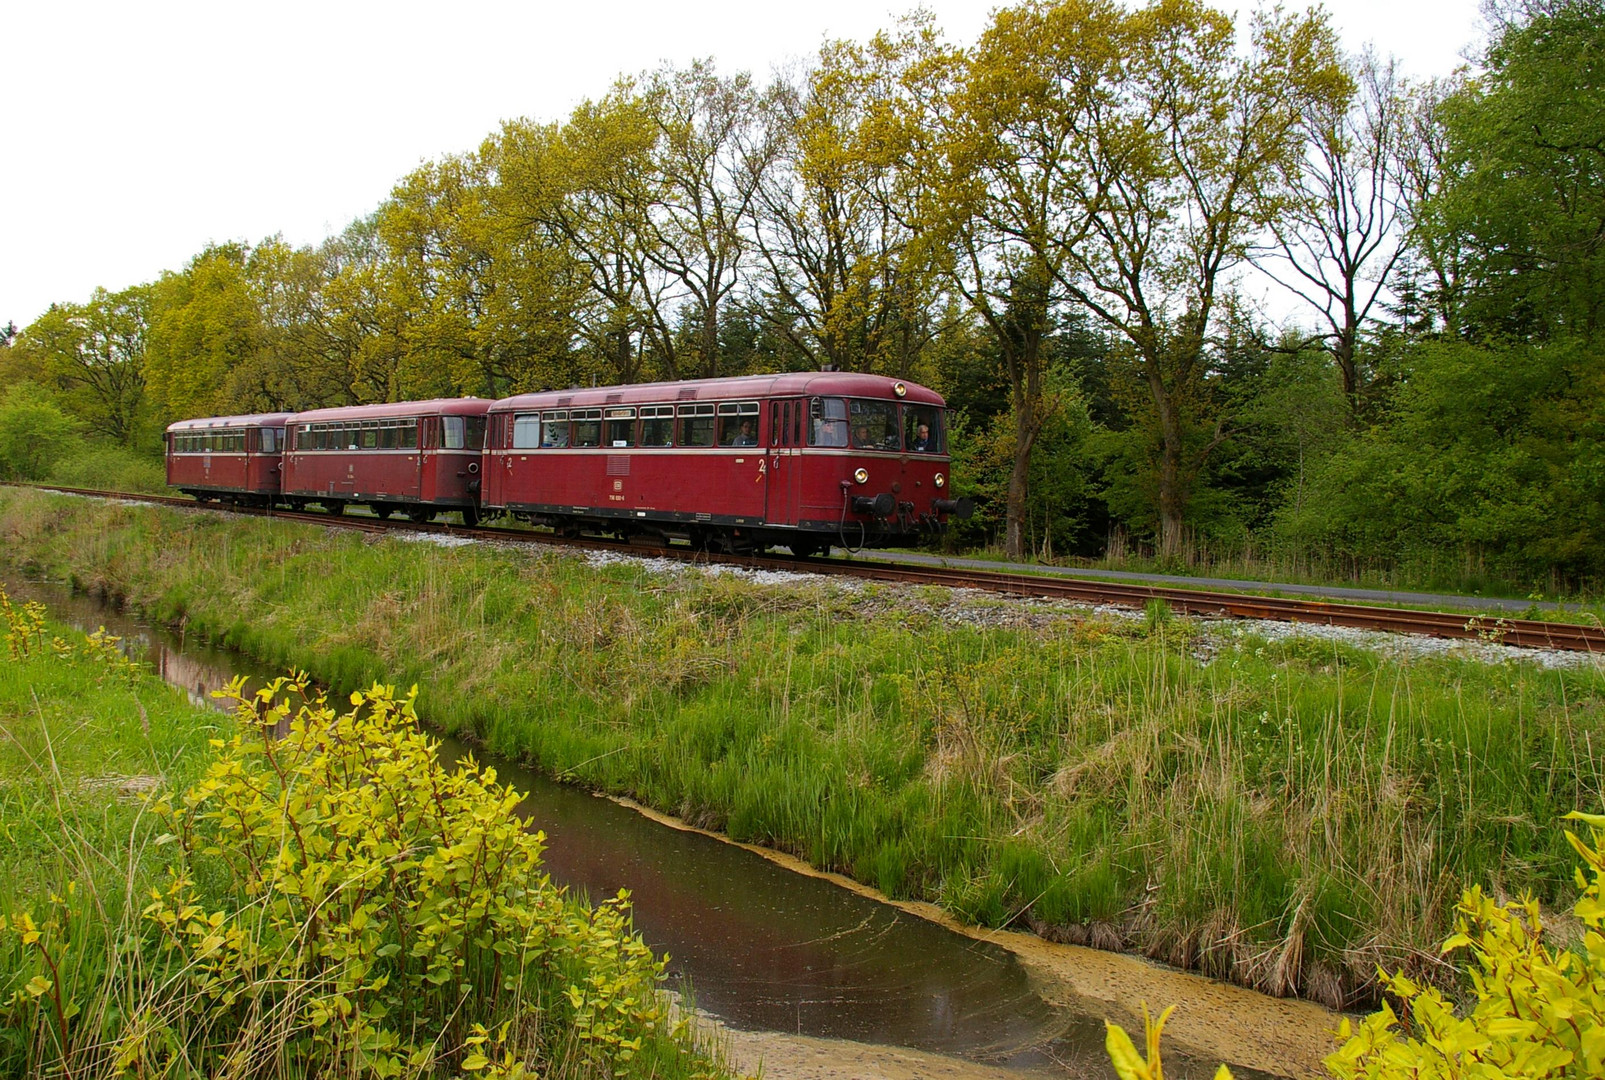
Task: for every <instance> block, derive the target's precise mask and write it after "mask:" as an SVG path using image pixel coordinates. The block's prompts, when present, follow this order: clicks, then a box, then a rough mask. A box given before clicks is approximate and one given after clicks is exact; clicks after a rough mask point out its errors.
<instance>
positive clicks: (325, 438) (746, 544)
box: [167, 372, 969, 555]
mask: <svg viewBox="0 0 1605 1080" xmlns="http://www.w3.org/2000/svg"><path fill="white" fill-rule="evenodd" d="M946 438H947V432H946V410H945V407H944V403H943V401H942V398H941V397H940V395H938V394H936V393H935V392H933V391H931V390H928V389H926V388H925V387H923V386H917V385H915V384H913V383H908V382H901V381H898V380H894V379H888V378H884V377H881V376H875V375H859V374H851V373H845V372H842V373H838V372H804V373H797V374H787V375H754V376H746V377H742V378H733V379H703V380H695V381H687V382H673V383H651V384H645V385H637V386H610V387H598V388H593V389H589V390H563V391H551V392H546V393H540V394H524V395H520V396H517V397H510V398H504V399H503V400H501V401H497V402H494V403H492V402H490V401H486V400H484V399H482V398H447V399H441V400H436V401H411V402H399V403H396V404H388V405H363V406H355V407H350V408H337V409H316V410H313V411H311V412H304V413H295V414H270V415H264V416H245V417H222V418H217V419H208V420H186V421H181V422H179V423H176V424H173V425H172V426H171V427H170V428H169V429H168V453H167V470H168V473H167V475H168V482H169V483H170V484H172V485H173V486H174V487H177V488H179V489H181V490H183V491H185V492H188V493H190V494H193V495H195V496H196V497H197V498H202V499H205V498H225V499H229V500H231V501H243V502H251V503H255V504H257V505H269V504H272V503H275V502H279V503H287V504H289V505H290V506H292V507H294V508H296V509H300V508H302V507H305V506H306V505H307V504H309V503H316V504H318V505H321V506H323V507H324V508H325V509H327V510H329V511H330V512H331V513H341V512H343V511H344V510H345V508H346V507H347V506H348V505H351V504H353V503H360V504H366V505H368V506H370V507H371V508H372V509H373V510H374V512H375V513H377V514H378V515H379V516H380V517H389V516H390V515H391V514H392V513H395V512H397V511H400V512H403V513H406V514H408V515H409V516H411V517H412V518H413V519H414V520H417V521H426V520H428V519H430V518H432V517H434V516H435V515H436V514H437V513H441V512H448V511H461V513H462V515H463V520H464V521H465V522H467V523H469V524H473V523H474V522H476V521H477V520H478V518H479V516H480V514H481V513H482V512H488V513H491V514H509V515H512V516H515V517H519V518H523V519H524V520H527V521H531V522H535V523H539V524H543V525H550V526H552V527H553V528H555V529H558V530H559V531H561V532H564V533H570V534H573V533H578V532H581V531H592V532H601V533H606V534H613V535H617V536H623V537H636V536H639V537H647V538H652V539H656V540H660V541H665V542H666V541H668V540H669V539H686V540H689V541H691V542H692V543H693V544H695V545H697V546H699V547H707V548H713V549H719V550H729V551H756V550H762V549H764V548H766V547H770V546H774V545H785V546H786V547H789V548H790V549H791V551H792V552H793V553H794V554H797V555H811V554H815V553H817V552H819V551H821V550H825V549H827V548H828V547H829V546H830V545H832V544H840V545H842V546H844V547H888V546H894V545H900V544H911V543H914V542H917V541H918V540H919V539H920V538H922V537H923V536H926V535H928V534H930V533H931V532H934V531H937V530H939V529H941V528H942V527H943V526H944V525H945V524H946V522H947V520H948V519H949V518H950V517H952V516H955V515H958V516H962V515H965V514H967V513H968V512H969V506H968V500H967V499H958V500H956V499H954V498H952V497H951V493H950V492H949V490H948V484H947V480H948V471H949V465H950V459H949V457H948V455H947V446H946Z"/></svg>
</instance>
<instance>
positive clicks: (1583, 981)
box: [1326, 811, 1605, 1080]
mask: <svg viewBox="0 0 1605 1080" xmlns="http://www.w3.org/2000/svg"><path fill="white" fill-rule="evenodd" d="M1567 817H1568V818H1570V819H1572V820H1574V821H1582V822H1584V823H1585V824H1587V825H1588V826H1589V827H1590V829H1591V830H1592V832H1593V843H1592V844H1590V843H1587V842H1585V841H1583V840H1581V839H1579V838H1578V837H1577V836H1576V834H1574V833H1571V832H1568V833H1567V834H1566V838H1567V839H1568V840H1569V841H1571V844H1572V847H1574V848H1575V849H1576V851H1577V854H1578V855H1580V856H1582V859H1583V865H1584V869H1582V870H1579V871H1578V872H1577V884H1578V887H1579V888H1581V889H1582V896H1581V897H1580V898H1579V899H1578V901H1577V904H1576V906H1575V907H1573V908H1572V914H1573V915H1574V916H1575V917H1576V918H1577V920H1578V922H1580V923H1581V924H1582V940H1581V942H1580V943H1579V944H1578V945H1577V946H1575V947H1574V948H1570V949H1568V948H1564V947H1558V946H1556V945H1553V944H1550V943H1549V942H1548V941H1546V939H1545V930H1544V922H1543V917H1542V914H1541V913H1540V911H1539V905H1538V902H1537V901H1536V900H1534V899H1532V898H1531V897H1527V898H1524V899H1521V900H1517V901H1513V902H1510V903H1500V902H1498V901H1496V900H1494V899H1493V898H1492V897H1489V896H1487V895H1485V894H1484V893H1483V891H1482V889H1481V887H1476V888H1472V889H1470V890H1469V891H1467V892H1466V894H1465V896H1463V897H1462V898H1461V900H1460V906H1459V908H1458V909H1457V911H1456V919H1455V932H1454V933H1453V934H1451V935H1450V936H1449V938H1448V939H1447V940H1446V941H1444V943H1443V952H1445V953H1452V952H1458V951H1464V953H1465V954H1467V959H1468V961H1469V962H1468V963H1467V965H1466V966H1467V972H1468V974H1469V976H1470V980H1471V988H1472V990H1473V992H1474V994H1475V998H1474V1000H1473V1001H1472V1002H1471V1003H1470V1007H1469V1009H1467V1010H1466V1011H1465V1012H1464V1014H1463V1015H1462V1014H1461V1013H1460V1012H1458V1011H1457V1010H1456V1009H1455V1007H1454V1003H1453V1002H1451V1001H1449V1000H1446V999H1445V997H1444V996H1443V995H1442V994H1441V993H1439V991H1438V990H1436V989H1435V988H1432V987H1423V986H1420V985H1418V984H1417V983H1415V982H1414V981H1412V980H1411V979H1408V978H1406V977H1405V976H1403V975H1397V974H1396V975H1394V976H1393V977H1392V978H1391V979H1389V980H1388V989H1389V991H1391V992H1392V994H1393V995H1395V996H1396V998H1397V1000H1398V1002H1399V1005H1400V1012H1399V1013H1395V1012H1394V1010H1393V1008H1392V1006H1391V1005H1388V1004H1384V1005H1383V1007H1382V1009H1381V1011H1379V1012H1376V1013H1373V1014H1372V1015H1370V1016H1368V1017H1366V1018H1365V1020H1363V1021H1362V1022H1361V1023H1360V1025H1359V1028H1358V1030H1355V1029H1354V1027H1353V1026H1352V1025H1351V1024H1350V1022H1349V1021H1348V1020H1347V1019H1345V1020H1344V1021H1343V1030H1342V1035H1343V1037H1345V1038H1346V1039H1347V1042H1345V1044H1344V1045H1343V1047H1342V1049H1340V1050H1339V1051H1338V1052H1337V1053H1335V1054H1333V1055H1332V1056H1331V1057H1329V1058H1327V1059H1326V1067H1327V1069H1328V1070H1330V1071H1331V1073H1332V1075H1333V1076H1334V1077H1335V1078H1336V1080H1362V1078H1363V1080H1405V1078H1411V1080H1439V1078H1443V1080H1449V1078H1452V1077H1453V1078H1458V1077H1483V1076H1486V1077H1533V1078H1535V1080H1536V1078H1539V1077H1543V1078H1553V1080H1565V1078H1571V1077H1576V1078H1578V1080H1585V1078H1588V1077H1596V1076H1600V1075H1602V1074H1605V855H1602V854H1601V852H1600V847H1601V844H1602V841H1605V816H1601V815H1598V814H1584V813H1579V812H1576V811H1574V812H1572V813H1570V814H1568V815H1567ZM1401 1014H1402V1017H1403V1019H1404V1020H1405V1021H1406V1022H1407V1024H1401Z"/></svg>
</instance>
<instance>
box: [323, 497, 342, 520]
mask: <svg viewBox="0 0 1605 1080" xmlns="http://www.w3.org/2000/svg"><path fill="white" fill-rule="evenodd" d="M323 508H324V509H325V510H327V511H328V512H329V513H331V514H333V515H334V516H335V517H339V516H340V515H341V514H343V513H345V512H346V504H345V503H343V502H341V501H340V500H338V499H333V500H331V501H329V502H326V503H324V504H323Z"/></svg>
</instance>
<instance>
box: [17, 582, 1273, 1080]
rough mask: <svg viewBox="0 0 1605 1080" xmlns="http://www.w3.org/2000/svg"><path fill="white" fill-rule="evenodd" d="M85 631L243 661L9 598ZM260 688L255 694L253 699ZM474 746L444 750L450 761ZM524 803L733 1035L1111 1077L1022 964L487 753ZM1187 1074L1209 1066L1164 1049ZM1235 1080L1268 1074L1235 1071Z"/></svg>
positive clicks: (1082, 1033)
mask: <svg viewBox="0 0 1605 1080" xmlns="http://www.w3.org/2000/svg"><path fill="white" fill-rule="evenodd" d="M7 589H8V591H10V592H11V594H12V595H13V597H15V598H17V599H39V600H42V601H44V602H45V603H46V604H47V605H48V606H49V608H50V610H51V613H52V615H53V616H54V617H56V618H57V619H60V620H61V621H64V622H71V623H73V624H75V625H77V626H79V627H80V628H81V629H84V630H86V631H87V630H93V629H94V628H95V627H96V626H98V625H101V624H105V625H106V628H107V629H108V630H109V631H110V632H112V633H114V634H118V635H121V636H122V637H123V638H124V639H125V641H126V642H127V643H128V645H129V646H130V648H131V651H134V652H136V653H141V652H142V653H143V654H144V656H145V657H146V658H147V659H148V660H149V661H150V662H151V663H152V664H153V666H154V667H155V668H156V670H157V671H158V672H160V673H161V676H162V678H164V679H165V680H167V681H168V682H170V683H172V684H173V685H175V686H180V687H183V689H184V691H185V693H186V694H187V695H188V696H189V698H190V700H191V701H192V702H194V703H196V704H198V705H210V706H214V707H216V706H218V705H219V704H220V703H219V702H217V701H216V700H215V699H213V698H211V697H210V693H211V691H213V690H215V689H217V688H218V687H220V686H222V685H224V684H225V683H226V682H228V680H229V679H230V678H232V677H233V676H234V675H235V674H237V673H239V672H240V671H241V670H245V671H247V673H248V672H249V661H248V660H247V659H246V658H244V657H240V656H238V655H237V654H234V653H229V652H226V651H222V650H217V649H212V648H207V647H205V646H199V645H196V644H195V643H192V642H181V641H180V640H179V639H178V638H176V637H175V636H173V635H170V634H167V633H165V632H164V631H161V630H158V629H154V628H152V627H149V626H146V625H144V624H141V623H139V622H138V621H136V620H134V619H132V618H130V617H127V616H124V615H121V614H119V613H118V612H115V611H112V610H110V609H108V608H106V607H104V606H103V605H101V604H99V603H97V602H96V601H94V600H93V599H91V598H89V597H84V596H73V595H71V594H69V593H68V592H67V590H65V589H62V588H59V587H51V586H39V585H23V586H21V587H13V586H10V585H8V586H7ZM258 685H260V681H255V682H253V683H252V689H254V688H255V687H256V686H258ZM465 752H466V748H465V747H463V746H462V745H461V744H459V743H457V742H455V741H453V740H449V739H447V740H443V742H442V745H441V753H442V756H444V757H446V758H447V759H448V760H452V761H455V760H456V759H457V758H458V756H460V755H461V754H463V753H465ZM480 759H481V760H482V761H483V762H484V763H485V764H487V765H494V766H495V768H496V771H497V774H498V776H499V777H500V778H501V779H503V780H505V781H508V782H510V783H512V784H514V785H515V786H516V787H518V788H519V789H521V790H524V791H527V792H528V793H529V797H528V799H527V800H526V801H525V803H524V806H523V810H524V813H525V814H526V815H527V816H528V818H529V820H530V821H531V823H532V824H534V825H535V826H537V827H539V828H541V829H543V830H544V831H545V832H546V834H547V843H548V849H547V853H546V868H547V870H548V871H549V872H550V873H551V875H552V878H553V879H554V880H556V881H558V882H562V883H564V884H567V885H569V886H570V887H572V888H573V889H575V890H576V891H578V892H581V893H584V894H587V895H589V896H590V897H592V898H593V899H600V898H603V897H607V896H612V895H613V894H615V893H616V892H618V890H620V889H628V890H629V891H630V893H631V897H632V901H633V904H634V915H635V925H636V928H637V929H638V930H639V931H640V932H641V934H642V936H643V937H644V938H645V939H646V941H647V942H648V943H649V944H650V945H651V946H652V947H653V948H654V949H656V950H658V951H659V952H667V953H668V954H669V956H670V958H671V959H670V971H671V974H672V975H673V976H674V977H675V978H676V979H679V980H684V981H686V982H689V983H690V985H691V986H692V988H693V989H694V991H695V997H696V1002H697V1005H698V1006H699V1007H700V1008H702V1009H704V1010H706V1011H707V1012H709V1013H711V1014H713V1015H714V1016H717V1017H719V1018H720V1019H722V1020H724V1021H725V1022H727V1023H729V1024H730V1025H731V1026H732V1027H737V1028H746V1029H752V1030H766V1031H782V1032H790V1033H796V1034H800V1035H811V1036H821V1037H826V1038H842V1039H850V1040H853V1041H857V1042H866V1043H880V1044H890V1045H894V1046H905V1047H912V1048H914V1049H918V1050H925V1051H932V1052H936V1053H942V1054H949V1055H955V1056H959V1057H964V1058H970V1059H972V1060H980V1061H988V1062H993V1063H997V1064H1002V1065H1007V1066H1009V1067H1011V1068H1015V1069H1019V1070H1022V1071H1025V1072H1029V1073H1033V1074H1040V1075H1051V1076H1060V1077H1063V1076H1087V1077H1094V1076H1096V1077H1107V1076H1108V1075H1109V1074H1110V1068H1109V1063H1108V1059H1107V1058H1106V1057H1105V1056H1104V1052H1103V1037H1104V1032H1103V1023H1102V1021H1101V1020H1099V1019H1097V1018H1095V1017H1092V1016H1090V1015H1086V1014H1080V1013H1075V1012H1072V1011H1070V1010H1066V1009H1063V1008H1058V1007H1055V1006H1051V1005H1049V1004H1048V1003H1046V1002H1045V1001H1044V1000H1043V999H1042V998H1041V997H1040V996H1039V995H1038V994H1036V993H1035V992H1034V991H1033V989H1032V987H1031V985H1030V981H1029V978H1028V975H1027V973H1026V970H1025V969H1024V967H1023V966H1022V965H1021V964H1020V962H1019V960H1018V959H1017V958H1016V957H1015V956H1014V954H1012V953H1010V952H1009V951H1007V950H1005V949H1003V948H1001V947H999V946H996V945H991V944H988V943H986V942H980V941H976V940H974V939H972V938H969V937H966V936H964V935H962V934H957V933H954V932H952V931H949V930H947V929H945V928H943V927H941V926H938V925H937V924H935V923H932V922H929V921H927V920H925V919H921V918H919V917H917V916H913V915H909V914H907V913H905V912H903V911H900V910H899V909H897V908H895V907H892V906H891V905H888V904H883V903H879V902H877V901H875V900H872V899H870V898H868V897H864V896H860V895H858V894H856V893H854V892H851V891H849V890H847V889H843V888H840V887H838V886H836V885H833V884H831V883H830V882H829V881H826V880H823V879H821V878H814V877H808V876H806V875H802V874H797V873H794V872H792V871H790V870H787V869H785V868H784V867H782V866H779V865H777V864H775V863H773V862H771V861H769V860H767V859H765V858H763V857H762V856H760V855H757V854H756V853H754V852H750V851H747V850H744V849H742V848H739V847H736V846H735V845H732V844H726V843H722V842H720V841H719V840H717V839H715V838H713V837H710V836H704V835H701V834H699V833H693V832H686V831H682V830H679V829H674V828H671V827H669V826H666V825H662V824H659V823H657V822H655V821H652V820H651V819H650V818H647V817H645V816H643V815H641V814H638V813H636V812H635V811H633V810H631V809H629V808H627V807H624V806H620V805H618V804H617V803H614V802H611V801H610V800H607V799H603V798H597V797H595V796H592V795H589V794H587V793H585V792H583V791H581V790H579V789H577V788H573V787H567V786H564V785H562V784H558V783H556V782H554V781H552V780H549V779H546V778H545V777H543V776H540V775H538V774H536V773H533V772H531V771H530V770H527V769H522V768H519V767H517V766H512V765H510V764H508V763H506V762H502V761H498V760H496V759H494V758H486V757H484V756H483V755H480ZM1166 1064H1167V1065H1169V1066H1170V1069H1171V1071H1172V1072H1173V1074H1174V1075H1176V1076H1177V1077H1179V1078H1186V1077H1191V1076H1199V1077H1203V1076H1208V1075H1210V1073H1211V1072H1212V1068H1210V1067H1206V1066H1205V1064H1204V1063H1202V1062H1196V1061H1191V1060H1189V1059H1188V1058H1187V1057H1185V1056H1183V1055H1180V1054H1172V1055H1170V1056H1169V1059H1168V1060H1167V1062H1166ZM1236 1072H1237V1074H1238V1075H1239V1076H1241V1077H1244V1078H1245V1080H1247V1078H1250V1077H1254V1076H1263V1075H1264V1074H1259V1073H1255V1072H1254V1071H1253V1070H1250V1069H1237V1070H1236Z"/></svg>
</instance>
